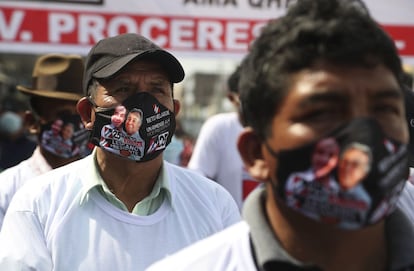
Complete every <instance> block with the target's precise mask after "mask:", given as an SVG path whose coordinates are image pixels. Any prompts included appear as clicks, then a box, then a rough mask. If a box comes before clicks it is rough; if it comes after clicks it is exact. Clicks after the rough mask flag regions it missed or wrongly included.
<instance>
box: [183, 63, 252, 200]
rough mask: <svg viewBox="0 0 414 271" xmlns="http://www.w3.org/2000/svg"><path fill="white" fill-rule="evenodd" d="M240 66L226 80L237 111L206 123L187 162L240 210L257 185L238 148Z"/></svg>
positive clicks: (220, 115)
mask: <svg viewBox="0 0 414 271" xmlns="http://www.w3.org/2000/svg"><path fill="white" fill-rule="evenodd" d="M240 67H241V66H238V67H236V69H235V70H234V71H233V73H232V74H231V75H230V76H229V78H228V80H227V88H228V92H227V98H228V99H229V100H230V101H231V103H232V104H233V106H234V108H235V109H236V110H235V111H233V112H226V113H219V114H216V115H213V116H212V117H210V118H209V119H207V120H206V122H205V123H204V124H203V126H202V127H201V130H200V133H199V135H198V138H197V141H196V144H195V146H194V151H193V153H192V156H191V159H190V161H189V163H188V168H190V169H193V170H196V171H198V172H200V173H201V174H203V175H204V176H207V177H208V178H210V179H213V180H215V181H216V182H218V183H219V184H221V185H222V186H224V188H226V189H227V190H228V191H229V192H230V194H231V195H232V196H233V198H234V200H235V201H236V202H237V204H238V206H239V208H241V207H242V204H243V201H244V199H245V198H246V197H247V195H248V194H249V193H250V192H251V191H252V190H253V189H254V188H255V187H256V186H257V185H258V184H259V182H257V181H256V180H254V179H253V178H252V177H251V176H250V174H249V173H248V172H247V170H246V169H245V168H244V165H243V161H242V159H241V157H240V154H239V151H238V149H237V140H238V137H239V134H240V132H241V131H242V130H243V125H242V117H241V114H240V101H239V89H238V83H239V79H240Z"/></svg>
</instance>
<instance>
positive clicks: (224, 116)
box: [203, 112, 241, 127]
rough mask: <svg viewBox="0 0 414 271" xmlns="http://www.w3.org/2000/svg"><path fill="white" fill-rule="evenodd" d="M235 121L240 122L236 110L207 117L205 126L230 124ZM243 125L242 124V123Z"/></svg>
mask: <svg viewBox="0 0 414 271" xmlns="http://www.w3.org/2000/svg"><path fill="white" fill-rule="evenodd" d="M234 123H240V121H239V119H238V115H237V113H236V112H225V113H218V114H215V115H213V116H211V117H209V118H207V119H206V121H205V122H204V125H203V126H206V127H216V126H230V125H233V124H234ZM240 125H241V124H240Z"/></svg>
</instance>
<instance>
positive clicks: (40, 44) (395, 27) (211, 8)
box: [0, 0, 414, 63]
mask: <svg viewBox="0 0 414 271" xmlns="http://www.w3.org/2000/svg"><path fill="white" fill-rule="evenodd" d="M294 2H295V1H294V0H60V1H58V0H56V1H51V0H45V1H33V0H32V1H19V0H14V1H0V53H6V52H14V53H35V54H40V53H45V52H51V51H58V52H66V53H79V54H82V55H85V54H86V53H87V52H88V50H89V48H90V47H91V45H93V44H94V43H96V42H97V41H99V40H100V39H102V38H104V37H108V36H113V35H117V34H120V33H125V32H136V33H141V34H142V35H144V36H146V37H148V38H150V39H152V40H153V41H155V42H156V43H157V44H158V45H160V46H162V47H164V48H166V49H168V50H170V51H172V52H173V53H176V54H178V55H182V56H191V57H197V56H208V57H213V58H223V57H230V58H233V57H236V58H240V57H241V56H242V55H244V54H245V53H246V52H247V49H248V46H249V44H250V43H251V41H252V40H253V39H254V38H255V37H257V35H258V33H259V31H260V28H261V27H262V26H263V25H264V24H265V23H266V22H267V21H268V20H269V19H274V18H278V17H279V16H281V15H283V14H284V13H285V12H286V9H287V7H288V6H289V5H290V4H293V3H294ZM365 2H366V4H367V6H368V7H369V9H370V11H371V13H372V15H373V16H374V17H375V18H376V20H377V21H378V22H379V23H380V24H381V25H382V26H383V27H384V29H385V30H386V31H387V32H388V33H389V34H390V35H391V36H392V37H393V39H394V40H395V42H396V44H397V47H398V49H399V52H400V54H401V55H402V56H403V57H404V58H406V59H408V60H410V59H411V60H413V59H414V15H413V14H414V13H413V12H414V1H413V0H394V1H385V0H367V1H365ZM412 63H414V60H413V61H412Z"/></svg>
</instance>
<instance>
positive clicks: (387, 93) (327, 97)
mask: <svg viewBox="0 0 414 271" xmlns="http://www.w3.org/2000/svg"><path fill="white" fill-rule="evenodd" d="M345 93H346V91H345V90H344V91H341V90H332V91H329V90H328V91H322V92H319V93H314V94H311V95H309V96H308V97H307V98H306V99H303V100H302V101H301V102H300V103H299V106H301V107H302V106H303V107H306V106H311V105H314V104H316V103H328V102H329V103H345V102H349V99H350V97H349V96H348V95H346V94H345ZM402 97H403V94H402V91H400V90H399V89H393V88H390V89H383V90H381V91H379V92H376V93H375V95H374V96H373V97H372V99H373V100H384V99H396V100H397V99H401V98H402Z"/></svg>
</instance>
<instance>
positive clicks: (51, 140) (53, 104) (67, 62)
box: [0, 53, 90, 229]
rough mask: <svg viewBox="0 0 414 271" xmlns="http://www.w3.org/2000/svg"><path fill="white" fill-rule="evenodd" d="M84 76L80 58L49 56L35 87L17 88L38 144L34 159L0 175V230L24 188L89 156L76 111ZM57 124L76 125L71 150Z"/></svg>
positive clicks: (40, 64) (37, 70)
mask: <svg viewBox="0 0 414 271" xmlns="http://www.w3.org/2000/svg"><path fill="white" fill-rule="evenodd" d="M82 72H83V60H82V57H81V56H79V55H64V54H56V53H52V54H46V55H42V56H40V57H39V58H38V59H37V60H36V63H35V65H34V68H33V73H32V86H31V87H25V86H20V85H18V86H17V89H18V90H19V91H21V92H22V93H24V94H26V95H28V96H29V97H28V98H29V102H30V105H31V107H32V111H27V112H26V116H25V122H26V124H25V125H26V126H28V127H30V132H31V133H32V134H33V135H35V136H36V137H37V143H38V144H37V147H36V149H35V150H34V152H33V154H32V156H31V157H29V158H28V159H26V160H24V161H22V162H21V163H20V164H18V165H16V166H14V167H11V168H8V169H7V170H5V171H3V172H2V173H1V174H0V229H1V225H2V222H3V218H4V215H5V213H6V211H7V208H8V206H9V204H10V201H11V199H12V198H13V196H14V194H15V193H16V191H17V190H18V189H19V188H20V187H21V186H22V185H23V184H25V183H26V182H27V181H28V180H29V179H32V178H34V177H36V176H38V175H41V174H43V173H45V172H48V171H50V170H52V169H54V168H58V167H60V166H63V165H66V164H68V163H70V162H72V161H75V160H77V159H79V158H81V157H83V156H85V155H86V154H88V153H90V151H88V149H87V143H88V141H87V139H88V132H87V130H86V129H84V126H83V124H82V122H81V119H80V117H79V114H78V113H77V111H76V103H77V101H78V100H79V99H80V98H81V97H82ZM57 123H60V124H61V125H64V124H68V123H71V125H73V127H74V135H73V136H71V138H70V141H67V142H70V143H72V144H71V146H69V145H68V143H67V142H64V141H63V140H62V136H61V133H60V130H59V128H61V127H57V126H56V125H55V124H57ZM52 130H53V131H55V133H56V134H53V133H52ZM52 134H53V137H52V136H51V135H52Z"/></svg>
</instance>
